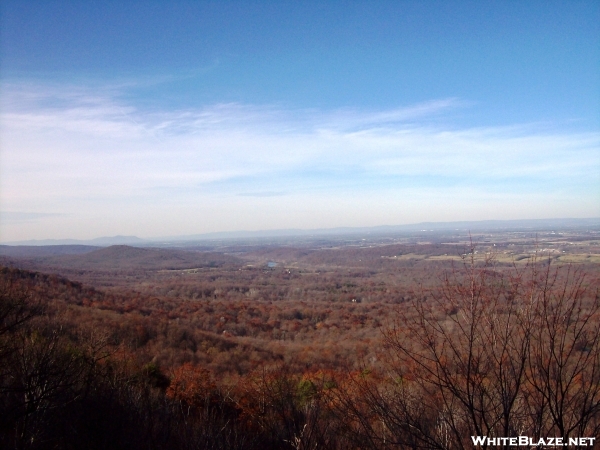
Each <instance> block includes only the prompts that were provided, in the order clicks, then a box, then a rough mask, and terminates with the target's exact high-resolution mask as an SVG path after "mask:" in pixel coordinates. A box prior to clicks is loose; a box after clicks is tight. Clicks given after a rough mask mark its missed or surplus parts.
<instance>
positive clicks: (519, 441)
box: [471, 436, 596, 447]
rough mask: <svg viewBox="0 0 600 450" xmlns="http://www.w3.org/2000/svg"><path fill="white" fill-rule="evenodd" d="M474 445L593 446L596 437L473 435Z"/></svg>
mask: <svg viewBox="0 0 600 450" xmlns="http://www.w3.org/2000/svg"><path fill="white" fill-rule="evenodd" d="M471 440H472V441H473V445H475V446H479V447H481V446H488V447H494V446H495V447H503V446H507V445H508V446H511V447H512V446H514V447H516V446H528V447H569V446H578V447H593V446H594V441H595V440H596V438H595V437H574V438H569V439H568V440H565V439H563V438H562V437H547V438H539V439H537V438H532V437H529V436H518V437H488V436H471Z"/></svg>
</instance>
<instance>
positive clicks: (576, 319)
mask: <svg viewBox="0 0 600 450" xmlns="http://www.w3.org/2000/svg"><path fill="white" fill-rule="evenodd" d="M140 250H141V249H140ZM434 250H435V251H434ZM102 251H104V252H105V253H106V252H109V253H110V254H111V255H112V256H111V257H112V258H113V259H114V260H115V261H117V262H118V261H119V258H120V257H121V256H120V255H122V254H123V252H125V253H126V254H127V255H128V256H127V257H128V258H131V257H132V255H133V253H135V255H133V257H134V259H135V258H137V257H138V256H136V255H138V253H139V254H141V253H144V251H145V250H141V252H138V251H137V250H136V251H134V252H132V251H130V250H128V249H123V248H118V247H117V248H109V249H106V250H99V251H92V252H89V253H86V254H83V255H67V256H64V258H67V259H66V261H70V259H69V258H84V257H85V258H88V259H87V261H91V262H90V264H92V265H93V264H100V263H99V262H97V261H98V260H97V259H96V260H94V259H89V257H90V256H91V255H94V254H96V255H98V252H102ZM294 252H295V255H296V256H295V258H296V262H295V263H294V262H292V263H290V262H284V261H283V258H282V257H281V255H282V254H283V253H285V254H286V255H289V254H290V252H289V251H287V252H284V251H281V252H280V255H279V260H278V262H277V265H275V264H273V265H271V266H268V265H260V264H258V263H257V262H254V263H253V264H250V265H248V264H247V263H243V262H240V261H241V260H240V259H238V258H244V257H245V258H246V261H247V260H248V259H247V258H248V256H247V255H246V256H243V255H241V256H238V257H236V258H233V257H229V256H226V255H225V256H223V257H221V258H220V259H218V258H212V259H211V258H207V257H206V255H200V256H198V257H196V256H194V258H196V259H195V260H191V261H187V263H194V264H195V263H196V262H197V261H198V258H200V257H201V258H203V261H205V262H207V265H206V266H204V267H194V268H184V269H183V270H182V269H177V270H174V269H164V268H163V267H162V265H161V263H156V262H155V263H153V264H158V266H156V265H155V266H152V267H153V268H152V270H153V271H152V272H149V270H150V269H149V268H143V267H139V266H138V268H137V269H136V270H137V272H135V273H134V272H129V274H128V275H126V276H125V275H122V276H121V277H120V278H119V277H116V278H115V279H114V280H113V283H108V278H107V276H106V275H103V274H102V269H98V270H99V272H98V273H99V274H100V275H99V276H98V278H97V280H100V282H99V284H98V286H100V287H98V286H96V287H94V286H92V285H91V284H89V283H86V282H82V281H72V280H69V279H68V278H66V277H65V276H64V275H51V274H45V273H41V272H36V271H31V270H25V269H19V268H16V267H12V268H9V267H4V268H2V269H1V270H0V417H2V420H1V421H0V447H2V448H19V449H25V448H29V449H46V448H47V449H50V448H81V449H84V448H85V449H88V448H90V449H93V448H98V449H118V448H128V449H135V448H140V449H142V448H144V449H146V448H156V449H179V448H190V449H191V448H194V449H201V448H207V449H208V448H222V449H226V448H227V449H233V448H235V449H251V448H255V449H268V448H273V449H280V448H281V449H287V448H296V449H300V448H302V449H309V448H310V449H314V448H325V449H352V448H373V449H387V448H390V449H391V448H399V449H400V448H402V449H404V448H432V449H433V448H447V449H454V448H467V447H468V448H471V447H472V443H471V438H470V436H473V435H478V436H484V435H485V436H519V435H527V436H531V437H535V438H544V437H547V436H563V437H565V438H568V437H576V436H582V437H584V436H588V437H594V436H597V435H598V433H599V432H600V297H599V295H598V287H599V285H598V271H597V269H595V268H594V266H593V265H591V263H585V264H584V263H581V264H578V265H563V266H560V265H559V264H557V261H554V262H553V259H552V258H547V257H544V258H537V259H535V258H534V259H533V260H529V262H525V261H523V262H519V263H518V264H517V263H515V264H512V265H511V264H507V263H502V262H498V259H499V258H498V256H497V255H493V254H490V253H488V254H486V252H481V253H477V252H476V251H475V248H472V249H470V250H468V251H466V252H462V253H457V252H455V254H454V255H450V256H451V257H452V259H435V258H436V256H448V255H444V253H448V248H436V249H434V248H431V249H429V250H427V249H426V251H425V252H424V253H423V252H421V255H420V256H419V255H418V254H417V253H416V252H417V249H416V248H409V247H404V248H400V247H390V248H378V249H364V250H360V249H354V250H351V254H352V255H354V256H353V257H352V260H354V259H363V258H367V259H368V258H374V259H372V261H374V260H375V259H377V261H382V260H384V261H386V262H383V263H382V264H389V265H388V266H384V267H383V269H382V268H381V266H373V267H372V268H371V269H368V268H367V267H364V266H360V267H355V268H352V267H350V266H352V265H354V263H350V264H345V265H344V264H343V261H342V262H340V261H341V260H340V259H339V256H336V255H339V252H338V253H336V250H327V251H326V253H318V252H305V253H306V254H305V255H299V254H298V251H297V250H294ZM163 254H164V253H163ZM371 254H373V255H376V256H369V255H371ZM167 255H169V258H171V259H167V260H168V261H169V264H173V258H175V257H177V258H179V256H176V253H170V254H169V253H167ZM402 255H412V256H410V257H408V258H404V259H403V258H402ZM461 255H462V256H461ZM101 256H102V255H101ZM263 257H264V259H265V260H266V261H271V260H275V259H276V257H275V256H274V254H273V251H272V250H271V251H269V252H263ZM263 257H261V258H263ZM345 257H347V254H346V256H345ZM384 257H385V258H384ZM394 257H395V258H394ZM51 258H55V256H51ZM94 258H96V257H94ZM254 258H255V261H260V260H262V259H261V258H257V257H256V255H254ZM301 258H305V259H302V260H301V261H298V260H299V259H301ZM306 258H308V260H306ZM315 258H317V259H315ZM336 258H337V259H336ZM390 258H391V259H390ZM398 259H400V261H398ZM161 260H162V259H161ZM29 261H30V262H29V263H31V260H29ZM103 261H104V262H103V263H102V264H103V266H102V267H105V266H106V259H104V260H103ZM211 261H218V264H221V265H220V266H214V265H212V266H211V265H210V262H211ZM444 261H445V262H444ZM26 264H28V263H26ZM26 264H25V265H26ZM38 264H39V261H38ZM319 264H322V265H319ZM14 265H15V264H14V263H13V266H14ZM394 265H395V266H394ZM316 266H318V267H316ZM71 267H72V266H69V265H68V264H66V265H65V271H66V272H67V273H73V274H74V275H75V276H77V274H79V276H80V277H81V278H82V279H84V280H88V281H90V280H94V278H93V276H92V272H86V270H90V271H91V269H84V268H82V269H81V271H79V272H75V271H73V270H74V269H72V268H71ZM148 267H151V266H148ZM311 267H314V268H313V269H311ZM390 268H391V269H390ZM399 268H400V270H399ZM426 270H429V273H428V275H427V276H425V277H421V280H422V282H418V281H416V280H417V279H418V274H419V273H421V274H422V273H423V271H426ZM125 273H127V271H125Z"/></svg>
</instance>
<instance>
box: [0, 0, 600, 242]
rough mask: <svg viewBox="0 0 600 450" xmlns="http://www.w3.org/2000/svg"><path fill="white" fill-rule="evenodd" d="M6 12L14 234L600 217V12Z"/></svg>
mask: <svg viewBox="0 0 600 450" xmlns="http://www.w3.org/2000/svg"><path fill="white" fill-rule="evenodd" d="M0 8H1V10H0V11H1V19H0V20H1V27H0V46H1V47H0V94H1V97H0V107H1V109H0V114H1V116H0V131H1V135H0V176H1V177H0V239H1V240H2V241H12V240H21V239H44V238H68V237H70V238H92V237H97V236H101V235H114V234H135V235H138V236H141V237H153V236H167V235H177V234H193V233H203V232H211V231H230V230H240V229H247V230H259V229H277V228H324V227H337V226H371V225H386V224H387V225H393V224H404V223H414V222H420V221H451V220H483V219H520V218H522V219H529V218H531V219H534V218H551V217H598V216H600V3H598V2H596V1H570V2H553V1H543V2H536V1H527V2H492V1H489V2H488V1H477V2H467V1H455V2H452V1H446V2H441V1H439V2H437V1H419V2H409V1H405V2H402V1H398V2H333V1H332V2H258V1H254V2H151V1H149V2H134V1H131V2H126V4H125V5H123V4H120V3H118V2H111V1H105V2H92V1H89V2H74V1H69V2H60V1H46V2H42V1H39V2H35V1H32V2H17V1H11V0H5V1H4V2H2V4H1V6H0Z"/></svg>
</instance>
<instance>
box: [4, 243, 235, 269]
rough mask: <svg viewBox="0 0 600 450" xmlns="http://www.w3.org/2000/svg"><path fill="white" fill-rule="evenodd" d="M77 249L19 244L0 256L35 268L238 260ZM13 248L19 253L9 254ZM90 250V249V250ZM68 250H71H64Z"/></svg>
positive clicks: (123, 248) (180, 265)
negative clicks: (25, 247) (25, 249)
mask: <svg viewBox="0 0 600 450" xmlns="http://www.w3.org/2000/svg"><path fill="white" fill-rule="evenodd" d="M81 247H83V248H80V249H78V250H80V251H79V252H75V251H71V252H63V253H60V252H55V253H51V250H52V247H40V246H31V247H28V252H24V251H23V250H22V249H23V248H22V247H21V248H19V247H10V246H0V256H7V257H12V258H18V259H16V260H15V259H12V260H11V261H8V262H9V263H10V262H13V263H14V262H15V261H17V263H18V264H21V263H20V262H18V261H22V262H25V263H26V264H27V267H31V268H34V269H36V270H40V269H43V270H53V269H70V270H96V271H98V270H100V271H113V270H126V271H127V270H138V269H142V270H178V269H193V268H200V267H221V266H223V265H235V266H238V265H239V264H240V263H241V261H240V260H239V259H238V258H236V257H234V256H229V255H225V254H221V253H214V252H199V251H192V250H173V249H161V248H148V247H130V246H128V245H113V246H110V247H84V246H81ZM14 248H17V249H19V250H20V252H16V254H15V253H13V254H11V253H10V250H11V249H14ZM90 249H91V250H90ZM66 250H72V249H66Z"/></svg>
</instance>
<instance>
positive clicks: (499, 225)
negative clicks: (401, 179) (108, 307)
mask: <svg viewBox="0 0 600 450" xmlns="http://www.w3.org/2000/svg"><path fill="white" fill-rule="evenodd" d="M582 227H591V228H594V229H596V228H597V229H600V217H592V218H584V219H575V218H559V219H525V220H479V221H459V222H420V223H415V224H407V225H381V226H375V227H338V228H315V229H299V228H298V229H296V228H290V229H277V230H258V231H246V230H240V231H223V232H212V233H201V234H192V235H180V236H168V237H157V238H150V239H141V238H139V237H137V236H112V237H99V238H95V239H88V240H78V239H43V240H27V241H15V242H5V243H3V244H4V245H10V246H15V245H21V246H54V245H57V246H58V245H69V246H73V245H79V246H96V247H107V246H111V245H133V246H140V247H146V246H147V247H152V246H153V245H156V244H158V243H168V242H183V241H202V240H215V239H248V238H269V237H273V238H277V237H293V236H319V235H322V236H334V235H347V234H358V233H369V234H383V233H403V232H404V233H406V232H419V231H445V230H447V231H454V230H459V231H482V230H490V231H491V230H504V231H506V230H528V229H531V230H533V229H537V230H544V229H552V228H582Z"/></svg>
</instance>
